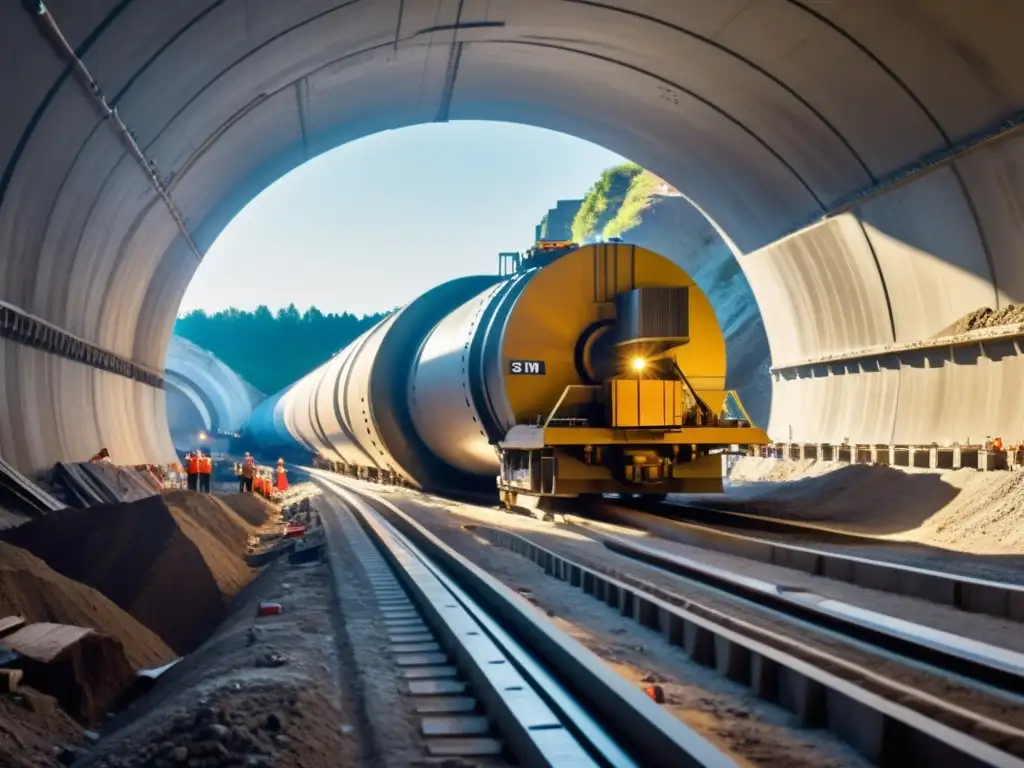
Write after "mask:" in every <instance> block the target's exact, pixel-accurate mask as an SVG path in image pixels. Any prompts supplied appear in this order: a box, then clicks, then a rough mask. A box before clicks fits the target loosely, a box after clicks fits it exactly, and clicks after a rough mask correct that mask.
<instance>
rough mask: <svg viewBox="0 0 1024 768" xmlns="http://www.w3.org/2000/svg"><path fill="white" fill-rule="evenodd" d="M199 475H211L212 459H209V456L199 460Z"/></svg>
mask: <svg viewBox="0 0 1024 768" xmlns="http://www.w3.org/2000/svg"><path fill="white" fill-rule="evenodd" d="M199 474H201V475H212V474H213V459H211V458H210V457H209V456H203V458H202V459H200V460H199Z"/></svg>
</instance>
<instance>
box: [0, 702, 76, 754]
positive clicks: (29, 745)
mask: <svg viewBox="0 0 1024 768" xmlns="http://www.w3.org/2000/svg"><path fill="white" fill-rule="evenodd" d="M83 741H85V736H84V734H83V731H82V728H81V726H79V725H78V724H77V723H75V721H74V720H72V719H71V718H70V717H69V716H68V715H67V713H65V712H64V711H62V710H61V708H60V707H59V706H57V701H56V700H55V699H53V698H51V697H50V696H45V695H43V694H41V693H38V692H36V691H33V690H32V689H30V688H23V689H22V690H20V691H19V692H18V693H17V695H14V696H0V765H2V766H5V767H6V766H9V767H10V768H50V766H54V765H57V764H58V763H57V761H56V759H55V757H56V755H55V746H57V745H64V744H67V745H75V744H81V743H82V742H83Z"/></svg>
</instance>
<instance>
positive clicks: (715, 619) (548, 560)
mask: <svg viewBox="0 0 1024 768" xmlns="http://www.w3.org/2000/svg"><path fill="white" fill-rule="evenodd" d="M473 532H474V533H475V534H476V535H478V536H481V537H483V538H485V539H488V540H490V541H491V542H492V543H493V544H496V545H499V546H504V547H507V548H509V549H511V550H512V551H514V552H517V553H519V554H521V555H523V556H525V557H527V558H528V559H530V560H532V561H533V562H535V563H536V564H537V565H538V566H540V567H541V568H543V570H544V572H545V573H546V574H547V575H548V576H550V577H552V578H555V579H559V580H561V581H564V582H568V583H569V584H571V585H573V586H576V587H578V588H579V589H580V590H581V591H582V592H584V593H585V594H587V595H590V596H591V597H593V598H594V599H596V600H599V601H601V602H604V603H606V604H607V605H609V607H610V608H612V609H614V610H618V611H620V612H621V613H622V614H623V615H626V616H629V617H631V618H633V619H634V620H635V621H636V622H637V623H639V624H640V625H642V626H645V627H647V628H649V629H652V630H655V631H659V632H661V633H663V634H664V635H665V636H666V637H667V638H668V639H669V640H670V641H671V642H673V643H674V644H677V645H679V646H680V647H681V648H682V649H683V650H684V651H685V652H686V653H687V654H688V655H689V656H690V658H691V659H692V660H694V661H696V662H698V663H700V664H702V665H704V666H707V667H710V668H713V669H717V670H718V672H719V673H721V674H722V675H724V676H726V677H728V678H730V679H732V680H733V681H735V682H738V683H741V684H743V685H746V686H748V687H749V689H750V690H751V691H752V692H753V693H754V694H756V695H757V696H759V697H761V698H763V699H765V700H767V701H770V702H773V703H775V704H778V705H780V706H782V707H783V708H785V709H788V710H790V711H792V712H793V713H794V714H795V715H796V718H797V722H798V723H799V724H800V725H801V726H802V727H806V728H822V729H825V730H827V731H830V732H832V733H833V734H834V735H835V736H837V737H839V738H840V739H841V740H842V741H844V742H846V743H847V744H849V745H850V746H851V747H853V748H854V749H855V750H856V751H857V752H858V753H860V754H861V755H863V756H864V757H865V758H866V759H868V760H869V761H870V762H872V763H874V764H876V765H884V766H888V765H915V766H949V765H957V766H1007V767H1009V766H1018V767H1019V766H1024V730H1022V729H1021V727H1019V726H1020V718H1012V717H1010V718H1003V717H1001V716H1000V711H1002V712H1003V713H1006V712H1013V711H1016V712H1019V711H1020V708H1021V706H1022V701H1021V699H1020V698H1018V697H1016V696H1012V695H1004V694H1002V693H1000V692H996V691H994V690H992V689H991V688H990V684H991V683H993V682H994V683H999V682H1001V683H1002V686H1001V687H1003V688H1005V689H1010V690H1012V689H1019V687H1020V676H1019V674H1018V673H1019V670H1016V669H1005V670H1002V672H1001V674H1002V675H1003V676H1004V677H1003V679H1002V680H1001V681H1000V680H997V679H994V678H992V677H989V682H981V681H978V680H972V679H970V678H968V677H964V676H958V680H959V682H957V683H954V684H953V685H954V686H956V687H960V688H962V687H963V686H969V687H975V691H973V692H974V693H975V694H976V696H977V697H978V700H979V702H981V701H985V703H986V704H987V706H985V707H980V709H982V710H984V712H979V711H976V710H975V709H972V708H970V707H968V706H963V705H962V704H961V703H956V702H959V701H962V700H963V697H959V698H958V699H956V700H955V701H954V702H951V701H947V700H946V697H945V696H943V695H942V687H941V686H939V687H934V686H932V687H918V686H917V685H914V684H906V683H904V682H900V681H899V679H897V678H898V676H896V675H890V674H888V673H887V671H886V670H879V669H877V668H876V666H875V665H874V664H871V663H870V656H865V654H864V653H863V652H859V653H856V654H854V655H853V657H852V658H851V657H850V656H848V655H847V654H846V653H844V652H842V651H839V650H836V649H835V648H836V644H835V643H832V649H831V650H822V648H821V647H820V646H819V645H818V644H816V643H814V642H811V641H810V635H811V634H813V630H811V631H810V632H808V631H807V630H803V635H804V638H806V639H797V638H794V637H793V635H792V634H786V633H782V632H779V631H777V630H776V627H766V626H764V625H762V624H761V623H759V622H756V621H751V620H749V613H747V614H746V615H745V616H744V618H737V616H736V615H735V614H734V613H733V612H732V611H729V610H724V609H723V606H722V604H721V603H718V604H712V603H708V602H706V601H703V600H701V599H691V598H690V597H688V596H687V595H686V592H687V590H686V588H685V583H682V582H680V583H679V584H678V585H677V586H676V587H674V588H667V587H666V585H665V582H664V581H660V582H658V583H652V582H651V581H648V580H645V579H644V578H642V577H637V576H636V575H635V574H632V573H628V572H624V571H622V570H612V569H608V568H607V567H604V566H602V565H595V564H592V563H586V562H584V559H583V558H580V557H575V558H574V557H570V556H566V555H565V554H564V553H562V552H559V551H556V550H555V549H553V548H549V547H545V546H540V545H538V544H537V543H535V542H534V541H532V540H531V539H530V537H529V535H519V534H515V533H511V532H509V531H507V530H502V529H500V528H495V527H488V526H474V527H473ZM624 554H625V553H624ZM644 559H645V561H646V562H647V563H649V564H652V565H658V564H657V562H656V561H655V560H654V559H653V558H644ZM666 565H667V567H668V568H669V569H670V570H673V568H672V567H671V565H669V564H666ZM702 586H703V585H702ZM904 639H905V640H906V641H907V644H906V645H905V646H904V648H903V650H904V651H905V652H912V651H911V638H904ZM918 650H920V651H922V652H924V651H926V650H927V648H920V649H918ZM866 659H867V660H866ZM967 660H968V661H970V662H976V661H978V660H979V659H977V658H975V659H970V658H969V657H968V658H967ZM886 663H887V667H888V668H889V669H891V668H892V659H891V658H889V657H887V658H886ZM912 663H914V662H912ZM914 664H915V666H916V663H914ZM966 666H967V667H970V666H971V664H967V665H966ZM963 671H964V670H961V672H963ZM916 677H917V679H918V681H920V680H921V679H923V677H927V675H925V674H924V673H922V672H921V671H920V670H918V672H917V674H916ZM951 698H952V697H951ZM997 702H1001V704H1000V703H997ZM1007 720H1011V721H1013V720H1015V721H1016V722H1007Z"/></svg>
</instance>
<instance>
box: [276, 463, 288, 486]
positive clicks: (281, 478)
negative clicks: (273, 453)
mask: <svg viewBox="0 0 1024 768" xmlns="http://www.w3.org/2000/svg"><path fill="white" fill-rule="evenodd" d="M277 490H279V491H287V490H288V472H287V471H285V468H284V467H278V468H277Z"/></svg>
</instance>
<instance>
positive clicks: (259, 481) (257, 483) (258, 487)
mask: <svg viewBox="0 0 1024 768" xmlns="http://www.w3.org/2000/svg"><path fill="white" fill-rule="evenodd" d="M252 489H253V490H254V491H255V492H256V493H259V492H260V491H262V490H263V478H262V477H260V476H259V475H256V477H254V478H253V479H252Z"/></svg>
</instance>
